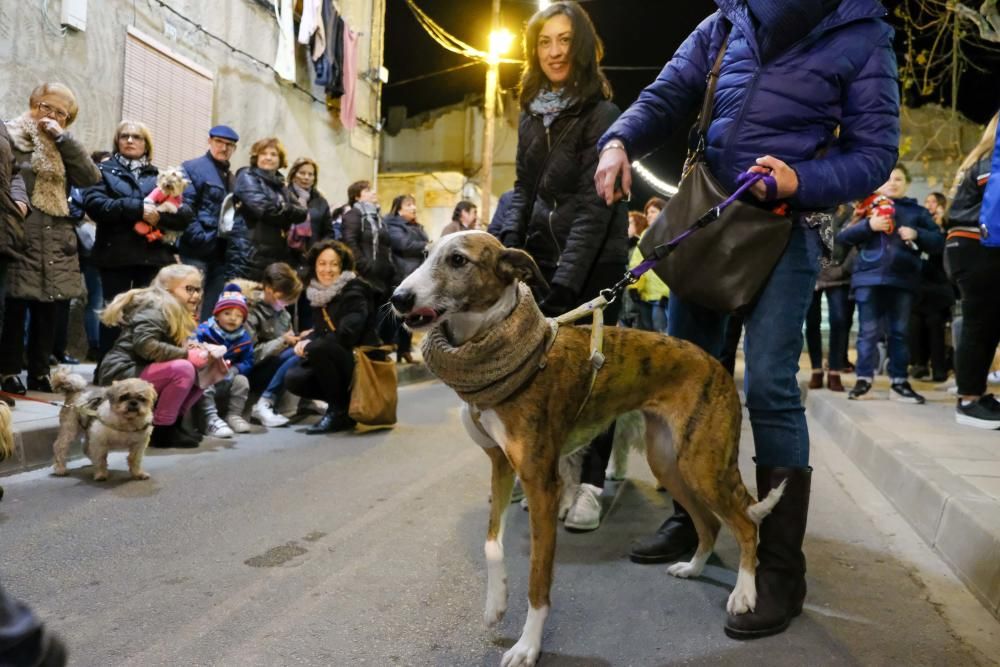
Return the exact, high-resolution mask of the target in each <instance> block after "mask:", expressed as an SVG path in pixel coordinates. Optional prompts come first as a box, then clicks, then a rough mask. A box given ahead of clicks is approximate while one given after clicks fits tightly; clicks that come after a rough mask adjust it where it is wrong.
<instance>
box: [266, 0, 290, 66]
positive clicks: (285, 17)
mask: <svg viewBox="0 0 1000 667" xmlns="http://www.w3.org/2000/svg"><path fill="white" fill-rule="evenodd" d="M272 2H273V3H274V15H275V16H276V17H277V19H278V50H277V53H275V56H274V70H275V71H276V72H277V73H278V76H279V77H281V78H282V79H284V80H285V81H291V82H293V83H294V81H295V22H294V21H293V12H294V3H295V0H272Z"/></svg>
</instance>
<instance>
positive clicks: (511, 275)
mask: <svg viewBox="0 0 1000 667" xmlns="http://www.w3.org/2000/svg"><path fill="white" fill-rule="evenodd" d="M497 275H498V276H500V278H501V280H503V281H504V282H506V283H512V282H514V281H515V280H521V281H523V282H526V283H528V285H530V286H532V287H534V288H536V289H540V290H542V291H544V292H547V291H548V290H549V285H548V283H546V282H545V277H544V276H543V275H542V272H541V270H540V269H539V268H538V265H537V264H535V260H533V259H532V258H531V255H529V254H528V253H526V252H525V251H523V250H518V249H516V248H504V249H503V250H502V251H500V258H499V259H498V260H497Z"/></svg>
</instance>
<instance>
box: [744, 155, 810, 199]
mask: <svg viewBox="0 0 1000 667" xmlns="http://www.w3.org/2000/svg"><path fill="white" fill-rule="evenodd" d="M749 171H750V172H751V173H755V174H756V173H762V174H766V173H768V172H769V171H770V172H771V176H773V177H774V180H775V182H776V183H777V184H778V191H777V194H776V195H775V197H774V198H775V199H788V198H789V197H791V196H792V195H794V194H795V193H796V192H798V191H799V175H798V174H796V173H795V170H794V169H792V168H791V167H789V166H788V164H787V163H785V162H782V161H781V160H779V159H778V158H776V157H771V156H770V155H765V156H764V157H759V158H757V164H756V165H754V166H753V167H750V169H749ZM750 191H751V192H752V193H753V194H754V196H755V197H756V198H757V199H759V200H761V201H767V186H766V185H764V184H763V183H762V182H760V181H757V182H756V183H754V184H753V185H752V186H751V187H750Z"/></svg>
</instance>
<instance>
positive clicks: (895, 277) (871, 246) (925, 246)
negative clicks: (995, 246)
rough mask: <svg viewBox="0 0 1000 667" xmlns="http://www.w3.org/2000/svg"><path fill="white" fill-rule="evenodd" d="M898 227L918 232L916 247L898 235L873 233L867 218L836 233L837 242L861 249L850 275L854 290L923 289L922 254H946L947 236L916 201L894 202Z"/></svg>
mask: <svg viewBox="0 0 1000 667" xmlns="http://www.w3.org/2000/svg"><path fill="white" fill-rule="evenodd" d="M892 201H893V203H894V204H895V206H896V216H895V218H896V227H897V229H898V228H899V227H912V228H913V229H915V230H917V240H916V241H914V242H913V243H914V244H915V245H916V248H911V247H910V246H909V245H907V244H906V243H905V242H904V241H903V239H902V238H900V236H899V234H898V233H893V234H883V233H882V232H874V231H872V228H871V227H870V226H869V225H868V219H867V218H865V219H863V220H859V221H858V222H856V223H854V224H853V225H851V226H850V227H846V228H844V229H842V230H841V231H840V233H839V234H837V241H838V242H840V243H843V244H845V245H856V246H860V250H861V252H859V253H858V259H857V261H856V262H855V264H854V273H853V274H852V275H851V289H857V288H858V287H875V286H886V287H900V288H902V289H907V290H910V291H912V292H916V291H917V290H918V289H920V276H921V269H922V263H921V261H920V253H921V252H926V253H927V254H928V255H939V254H941V253H942V252H943V251H944V234H942V233H941V230H940V229H938V226H937V224H935V223H934V218H932V217H931V214H930V213H928V212H927V209H925V208H924V207H923V206H921V205H920V204H918V203H917V200H916V199H911V198H910V197H903V198H902V199H893V200H892Z"/></svg>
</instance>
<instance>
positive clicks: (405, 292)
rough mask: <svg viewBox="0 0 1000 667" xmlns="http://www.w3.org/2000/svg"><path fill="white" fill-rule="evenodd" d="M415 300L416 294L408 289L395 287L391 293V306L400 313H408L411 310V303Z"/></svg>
mask: <svg viewBox="0 0 1000 667" xmlns="http://www.w3.org/2000/svg"><path fill="white" fill-rule="evenodd" d="M416 300H417V295H416V294H414V293H413V290H410V289H397V290H396V291H395V292H393V293H392V298H391V299H390V301H392V307H393V308H395V309H396V311H397V312H400V313H408V312H410V311H411V310H413V304H414V303H415V302H416Z"/></svg>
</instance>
